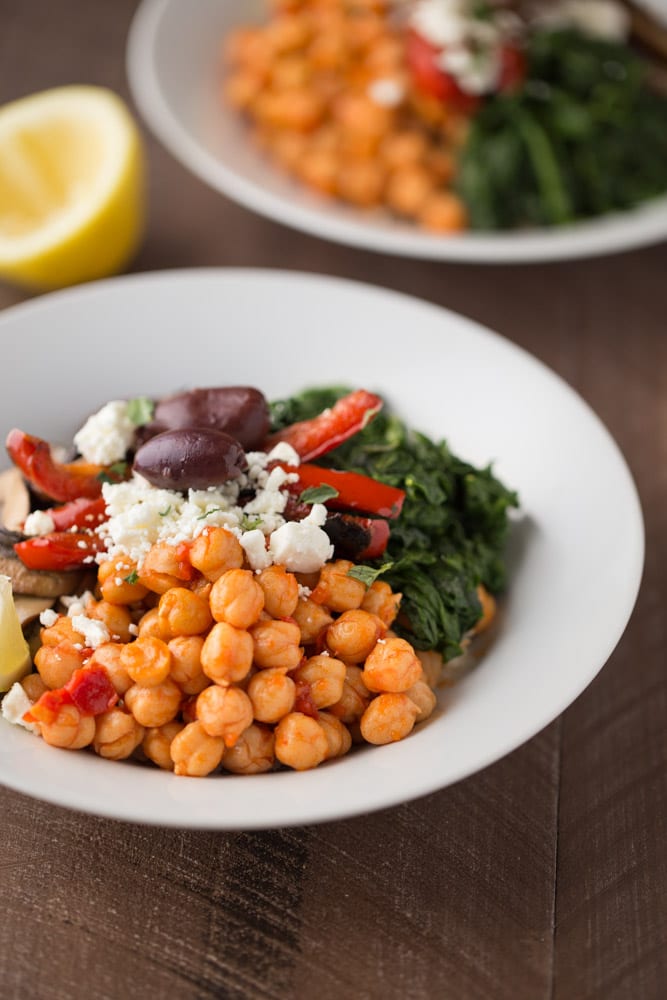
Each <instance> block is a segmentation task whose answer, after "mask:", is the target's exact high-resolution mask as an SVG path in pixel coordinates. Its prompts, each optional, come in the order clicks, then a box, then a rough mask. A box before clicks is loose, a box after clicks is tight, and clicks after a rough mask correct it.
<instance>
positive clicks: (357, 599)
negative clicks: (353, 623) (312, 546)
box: [295, 559, 366, 617]
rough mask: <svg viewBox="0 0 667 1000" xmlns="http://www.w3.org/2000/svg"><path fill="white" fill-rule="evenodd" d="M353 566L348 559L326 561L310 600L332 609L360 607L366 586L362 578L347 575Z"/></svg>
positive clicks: (345, 609)
mask: <svg viewBox="0 0 667 1000" xmlns="http://www.w3.org/2000/svg"><path fill="white" fill-rule="evenodd" d="M353 566H354V563H352V562H350V561H349V560H348V559H337V560H336V561H335V562H331V563H326V564H325V565H324V566H323V567H322V569H321V571H320V579H319V581H318V584H317V586H316V587H315V589H314V590H313V592H312V594H311V595H310V600H311V601H314V602H315V603H316V604H324V605H326V607H327V608H330V609H331V610H332V611H351V610H352V608H358V607H360V605H361V602H362V601H363V599H364V595H365V593H366V586H365V584H363V583H362V582H361V580H355V579H354V577H353V576H348V575H347V574H348V573H349V571H350V570H351V569H352V568H353ZM295 617H296V615H295Z"/></svg>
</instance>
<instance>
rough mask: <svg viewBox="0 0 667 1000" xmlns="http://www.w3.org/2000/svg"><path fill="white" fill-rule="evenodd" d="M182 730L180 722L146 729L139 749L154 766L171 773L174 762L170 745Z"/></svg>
mask: <svg viewBox="0 0 667 1000" xmlns="http://www.w3.org/2000/svg"><path fill="white" fill-rule="evenodd" d="M182 729H183V723H182V722H167V723H166V725H164V726H158V727H157V728H155V729H147V730H146V732H145V734H144V739H143V743H142V744H141V748H142V750H143V751H144V753H145V754H146V756H147V757H148V759H149V760H152V761H153V763H154V764H157V766H158V767H161V768H162V769H163V770H164V771H173V770H174V762H173V760H172V759H171V753H170V750H171V744H172V741H173V739H174V737H175V736H177V735H178V734H179V733H180V731H181V730H182Z"/></svg>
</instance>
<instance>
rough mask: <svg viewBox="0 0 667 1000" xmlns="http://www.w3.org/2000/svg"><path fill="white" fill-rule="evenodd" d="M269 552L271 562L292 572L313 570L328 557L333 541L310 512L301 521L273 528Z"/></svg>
mask: <svg viewBox="0 0 667 1000" xmlns="http://www.w3.org/2000/svg"><path fill="white" fill-rule="evenodd" d="M315 507H323V504H313V508H315ZM324 509H325V517H326V508H324ZM269 552H270V553H271V556H272V557H273V561H274V562H277V563H280V565H281V566H284V567H285V569H287V570H289V571H290V572H292V573H314V572H315V570H318V569H321V567H322V566H323V565H324V563H325V562H326V561H327V560H328V559H331V557H332V555H333V545H332V544H331V542H330V541H329V536H328V535H327V533H326V531H323V530H322V528H321V527H319V525H318V523H317V520H316V519H313V518H312V513H311V514H309V515H308V517H306V518H304V520H303V521H287V523H286V524H283V525H282V527H280V528H278V530H277V531H274V532H273V534H272V535H271V540H270V542H269Z"/></svg>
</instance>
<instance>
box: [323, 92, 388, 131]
mask: <svg viewBox="0 0 667 1000" xmlns="http://www.w3.org/2000/svg"><path fill="white" fill-rule="evenodd" d="M333 113H334V119H335V120H336V121H337V122H339V123H340V125H341V127H342V128H344V129H345V130H346V132H352V133H359V134H360V135H364V136H373V137H376V138H377V139H378V141H379V140H380V139H381V138H382V137H383V136H385V135H386V134H387V132H388V131H389V128H390V125H391V121H392V118H393V113H392V111H391V109H389V108H386V107H383V106H382V105H380V104H376V103H375V101H373V100H371V98H370V97H369V96H368V95H367V94H365V93H351V92H349V91H348V92H347V93H343V94H341V96H340V97H339V98H338V100H337V101H336V103H335V107H334V109H333Z"/></svg>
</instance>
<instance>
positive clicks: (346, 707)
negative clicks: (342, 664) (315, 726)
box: [329, 667, 371, 725]
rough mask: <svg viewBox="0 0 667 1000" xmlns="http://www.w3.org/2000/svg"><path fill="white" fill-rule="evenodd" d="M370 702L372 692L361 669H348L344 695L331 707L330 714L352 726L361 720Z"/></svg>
mask: <svg viewBox="0 0 667 1000" xmlns="http://www.w3.org/2000/svg"><path fill="white" fill-rule="evenodd" d="M370 700H371V696H370V692H369V690H368V688H367V687H366V685H365V684H364V678H363V673H362V671H361V669H360V668H359V667H346V669H345V681H344V682H343V693H342V695H341V696H340V700H339V701H337V702H335V703H334V704H333V705H330V706H329V712H330V713H331V715H335V716H336V718H337V719H340V721H341V722H344V723H345V725H350V723H352V722H356V721H357V720H358V719H360V718H361V716H362V715H363V713H364V711H365V709H366V706H367V705H368V703H369V701H370Z"/></svg>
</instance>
